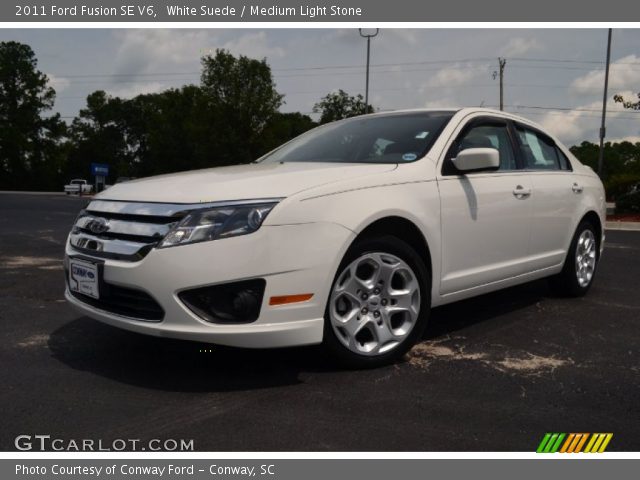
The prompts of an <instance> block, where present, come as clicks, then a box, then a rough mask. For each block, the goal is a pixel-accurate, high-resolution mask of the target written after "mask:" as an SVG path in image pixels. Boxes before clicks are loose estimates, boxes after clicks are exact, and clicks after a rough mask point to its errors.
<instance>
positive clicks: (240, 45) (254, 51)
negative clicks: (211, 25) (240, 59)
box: [222, 31, 284, 59]
mask: <svg viewBox="0 0 640 480" xmlns="http://www.w3.org/2000/svg"><path fill="white" fill-rule="evenodd" d="M222 48H224V49H225V50H229V51H230V52H231V53H234V54H236V55H245V56H247V57H250V58H257V59H262V58H265V57H283V56H284V50H283V49H282V48H280V47H271V46H269V41H268V38H267V33H266V32H264V31H262V32H257V33H247V34H245V35H241V36H240V37H238V38H236V39H234V40H230V41H228V42H226V43H225V44H224V45H222Z"/></svg>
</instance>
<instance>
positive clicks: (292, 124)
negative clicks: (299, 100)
mask: <svg viewBox="0 0 640 480" xmlns="http://www.w3.org/2000/svg"><path fill="white" fill-rule="evenodd" d="M317 126H318V124H317V123H316V122H314V121H313V120H312V119H311V117H309V116H308V115H304V114H302V113H299V112H289V113H277V114H276V115H274V116H273V118H272V119H271V120H270V121H269V123H268V124H267V125H266V127H265V129H264V131H263V135H262V141H261V144H260V148H259V151H258V156H261V155H263V154H265V153H267V152H269V151H271V150H273V149H274V148H276V147H279V146H280V145H282V144H283V143H285V142H288V141H289V140H291V139H292V138H294V137H297V136H298V135H301V134H303V133H304V132H306V131H307V130H310V129H312V128H314V127H317Z"/></svg>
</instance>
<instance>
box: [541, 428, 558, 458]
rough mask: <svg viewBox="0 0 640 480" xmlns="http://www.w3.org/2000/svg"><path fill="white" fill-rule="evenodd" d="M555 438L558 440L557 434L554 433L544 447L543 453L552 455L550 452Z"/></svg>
mask: <svg viewBox="0 0 640 480" xmlns="http://www.w3.org/2000/svg"><path fill="white" fill-rule="evenodd" d="M557 438H558V434H557V433H554V434H553V435H551V438H550V439H549V441H548V442H547V445H546V446H545V447H544V453H553V452H552V451H551V448H552V447H553V445H554V444H555V442H556V439H557Z"/></svg>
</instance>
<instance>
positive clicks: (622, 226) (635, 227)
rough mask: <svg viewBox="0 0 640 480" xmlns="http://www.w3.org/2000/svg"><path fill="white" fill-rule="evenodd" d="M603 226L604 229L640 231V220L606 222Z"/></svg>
mask: <svg viewBox="0 0 640 480" xmlns="http://www.w3.org/2000/svg"><path fill="white" fill-rule="evenodd" d="M604 228H605V230H621V231H625V232H640V222H606V223H605V226H604Z"/></svg>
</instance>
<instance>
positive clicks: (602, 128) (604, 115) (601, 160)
mask: <svg viewBox="0 0 640 480" xmlns="http://www.w3.org/2000/svg"><path fill="white" fill-rule="evenodd" d="M611 33H612V29H611V28H610V29H609V35H608V36H607V66H606V69H605V72H604V94H603V96H602V123H601V124H600V151H599V152H598V176H599V177H600V178H602V166H603V164H604V137H605V134H606V127H605V122H606V119H607V96H608V92H607V91H608V90H609V63H610V62H611Z"/></svg>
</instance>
